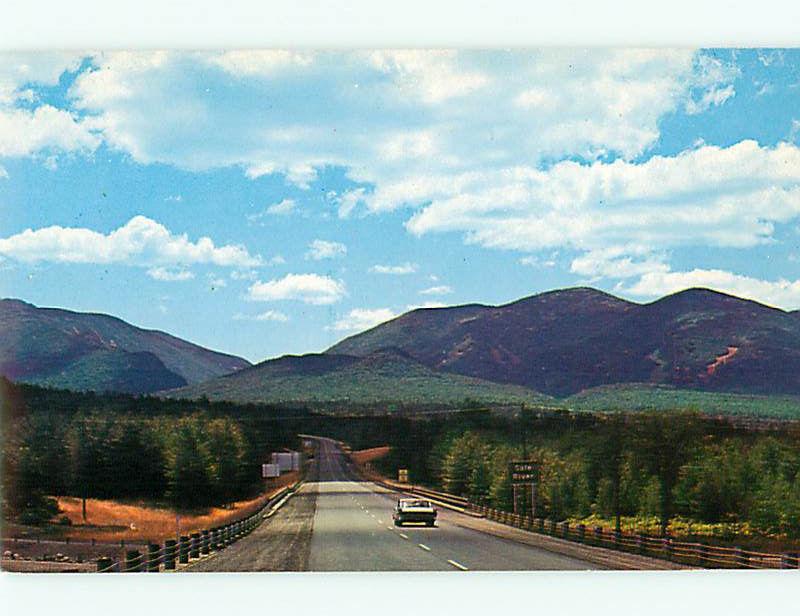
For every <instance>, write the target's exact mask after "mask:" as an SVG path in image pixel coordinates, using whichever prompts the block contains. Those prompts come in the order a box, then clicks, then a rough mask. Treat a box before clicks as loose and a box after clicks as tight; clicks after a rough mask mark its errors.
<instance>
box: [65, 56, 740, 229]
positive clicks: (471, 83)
mask: <svg viewBox="0 0 800 616" xmlns="http://www.w3.org/2000/svg"><path fill="white" fill-rule="evenodd" d="M93 63H94V67H93V70H89V71H84V72H83V73H81V75H80V76H79V77H78V79H77V80H76V82H75V84H74V86H73V87H72V89H71V91H70V95H71V97H72V99H71V100H72V101H73V106H74V108H75V109H77V110H80V111H82V112H86V113H88V114H89V115H90V116H91V118H92V128H93V130H94V131H97V132H98V133H99V134H102V136H103V138H104V139H105V140H106V142H107V143H108V144H109V145H111V146H112V147H116V148H119V149H121V150H123V151H125V152H127V153H129V154H130V155H131V156H132V157H133V158H134V159H135V160H137V161H139V162H145V163H149V162H163V163H168V164H174V165H177V166H179V167H182V168H186V169H191V170H197V169H209V168H214V167H222V166H234V165H238V166H240V167H241V168H242V169H243V170H244V171H245V172H246V173H247V174H248V176H250V177H253V178H256V177H259V176H261V175H264V174H271V173H282V174H283V175H284V176H285V177H286V179H287V181H289V182H290V183H294V184H296V185H298V186H304V187H307V186H309V185H310V184H311V183H312V182H313V181H314V180H315V178H316V175H317V171H318V170H319V169H321V168H323V167H325V166H330V165H338V166H342V167H344V168H345V169H346V170H347V173H348V175H349V177H350V178H351V179H353V180H354V181H356V182H364V183H368V184H371V185H372V186H374V190H371V189H370V190H369V191H367V192H365V193H362V194H358V193H356V192H351V193H347V198H346V199H345V198H343V200H342V206H341V208H340V215H343V216H346V215H348V213H349V212H350V211H352V208H353V207H354V205H355V204H356V203H358V202H363V203H364V204H365V206H366V207H368V208H370V209H372V210H381V209H391V208H396V207H401V206H403V205H419V204H421V203H424V201H425V200H424V199H421V200H420V199H418V198H416V196H415V195H413V194H412V195H411V196H406V195H405V194H404V193H403V192H402V191H394V192H393V191H391V190H389V191H388V192H387V191H385V190H383V187H384V186H388V187H390V188H391V187H392V186H394V185H397V184H406V185H408V184H413V183H414V181H415V180H416V179H418V178H420V177H424V176H425V175H426V174H431V175H439V174H443V175H447V176H452V177H457V176H458V175H459V174H461V173H465V172H470V171H481V170H486V169H493V170H497V171H500V170H502V169H509V168H513V167H515V166H518V165H520V164H523V163H526V164H534V165H535V164H537V162H538V161H540V160H542V159H543V158H552V157H560V156H565V155H570V156H581V157H585V158H588V159H595V158H598V157H603V156H606V155H608V154H613V153H616V154H619V155H621V156H622V157H624V158H625V159H632V158H633V157H636V156H638V155H641V154H642V153H643V152H645V151H646V150H647V149H648V148H649V147H651V146H652V145H653V144H654V143H655V142H656V140H657V139H658V136H659V128H658V122H659V120H660V118H661V117H662V116H663V115H664V114H666V113H669V112H672V111H676V110H679V109H681V108H682V107H685V106H686V105H687V102H688V101H694V104H695V106H703V105H706V104H722V103H723V102H724V99H725V98H726V97H727V93H729V92H730V86H731V84H732V80H733V79H734V78H735V71H733V70H731V69H729V67H728V65H727V64H726V63H724V62H722V61H721V60H719V59H717V58H711V57H709V56H707V55H706V54H703V53H702V52H695V51H693V50H683V49H682V50H631V49H628V50H613V49H609V50H601V49H591V50H542V51H493V52H475V51H458V52H457V51H451V50H428V51H426V50H394V51H379V52H316V53H313V54H308V53H298V52H285V51H267V52H260V51H237V52H224V53H187V52H176V53H164V52H137V53H127V52H114V53H105V54H98V55H96V56H94V59H93ZM232 76H233V77H234V78H233V79H232V78H231V77H232ZM242 87H246V89H247V96H246V97H243V96H241V88H242ZM231 99H235V100H237V105H235V106H231V105H230V104H228V103H229V101H230V100H231ZM267 99H268V100H269V101H270V104H269V105H264V104H263V101H264V100H267ZM704 101H707V103H706V102H704ZM320 104H323V105H324V107H325V113H324V114H322V115H321V114H320V113H319V109H320ZM154 108H158V109H160V110H161V112H160V113H159V114H157V117H156V116H154V115H153V114H152V113H150V110H151V109H154ZM207 125H213V126H219V127H224V130H218V131H214V132H213V134H209V133H208V132H207V131H199V130H197V127H198V126H207ZM533 127H535V130H534V129H533ZM445 186H447V184H445ZM355 190H357V189H355Z"/></svg>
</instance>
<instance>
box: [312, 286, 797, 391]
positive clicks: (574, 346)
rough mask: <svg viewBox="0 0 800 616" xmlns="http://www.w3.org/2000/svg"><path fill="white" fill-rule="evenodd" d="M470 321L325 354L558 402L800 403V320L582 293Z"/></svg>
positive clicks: (377, 333)
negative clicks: (442, 374)
mask: <svg viewBox="0 0 800 616" xmlns="http://www.w3.org/2000/svg"><path fill="white" fill-rule="evenodd" d="M452 310H457V311H458V313H456V312H451V311H452ZM468 312H469V316H468V318H464V313H465V309H464V308H463V307H456V308H455V309H451V308H448V307H444V308H430V309H418V310H415V311H411V312H408V313H405V314H403V315H400V316H398V317H396V318H395V319H393V320H392V321H389V322H387V323H383V324H380V325H378V326H376V327H374V328H372V329H370V330H367V331H365V332H361V333H359V334H356V335H354V336H351V337H349V338H346V339H344V340H342V341H340V342H338V343H337V344H335V345H333V346H332V347H330V348H329V349H328V350H327V351H326V352H331V353H344V354H353V355H362V354H365V353H369V352H372V351H374V350H376V349H378V348H381V347H382V346H384V345H390V346H394V347H397V348H400V349H402V350H404V351H405V352H407V353H408V354H409V355H410V356H411V357H413V358H415V359H417V360H419V361H421V362H422V363H423V364H425V365H427V366H429V367H431V368H433V369H438V370H444V371H449V372H454V373H457V374H462V375H469V376H480V377H481V378H485V379H488V380H491V381H494V382H502V383H510V384H516V385H521V386H525V387H528V388H531V389H534V390H537V391H540V392H543V393H546V394H548V395H553V396H558V397H563V396H568V395H572V394H575V393H577V392H578V391H581V390H583V389H588V388H591V387H597V386H602V385H611V384H614V383H634V382H644V383H662V384H667V385H672V386H676V387H685V388H700V389H711V390H720V391H731V392H737V391H740V392H742V393H763V394H771V393H800V376H798V371H800V320H798V319H797V315H796V314H795V313H794V312H788V311H784V310H782V309H780V308H774V307H770V306H767V305H764V304H761V303H759V302H756V301H753V300H748V299H742V298H739V297H736V296H734V295H730V294H727V293H722V292H719V291H714V290H711V289H706V288H701V287H692V288H688V289H684V290H682V291H679V292H676V293H673V294H670V295H667V296H664V297H662V298H659V299H657V300H654V301H652V302H648V303H641V304H640V303H636V302H631V301H628V300H625V299H621V298H618V297H616V296H614V295H611V294H609V293H606V292H604V291H599V290H596V289H592V288H590V287H573V288H568V289H555V290H552V291H547V292H544V293H540V294H536V295H531V296H527V297H524V298H521V299H519V300H516V301H513V302H509V303H506V304H502V305H498V306H486V307H483V306H476V305H470V309H469V310H468ZM732 348H735V351H731V349H732ZM712 366H713V368H711V367H712Z"/></svg>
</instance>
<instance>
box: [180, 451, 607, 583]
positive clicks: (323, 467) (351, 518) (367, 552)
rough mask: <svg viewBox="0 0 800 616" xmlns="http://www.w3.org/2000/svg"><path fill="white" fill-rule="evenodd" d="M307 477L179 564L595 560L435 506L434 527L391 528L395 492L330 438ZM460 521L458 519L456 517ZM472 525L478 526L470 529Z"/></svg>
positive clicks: (354, 565) (385, 565)
mask: <svg viewBox="0 0 800 616" xmlns="http://www.w3.org/2000/svg"><path fill="white" fill-rule="evenodd" d="M318 443H319V447H318V453H317V456H316V460H315V463H314V464H313V466H312V468H311V471H310V477H309V480H308V481H306V483H304V484H303V486H302V487H301V488H300V490H299V491H298V492H297V493H296V494H295V495H294V496H293V497H292V498H290V499H289V500H288V501H286V503H285V504H284V505H283V506H282V507H281V508H280V509H279V510H278V511H277V512H276V513H275V514H274V515H272V516H271V517H270V518H268V519H267V520H265V521H264V523H263V524H261V525H260V526H259V527H258V528H257V529H256V530H255V531H254V532H253V533H252V534H250V535H248V536H247V537H245V538H244V539H242V540H240V541H238V542H236V543H235V544H233V545H231V546H230V547H228V548H226V549H225V550H222V551H221V552H216V553H214V554H213V555H212V556H211V557H209V558H206V559H203V560H201V561H198V562H197V563H196V564H192V565H190V566H189V567H187V568H186V569H185V570H186V571H453V572H457V571H461V570H490V571H503V570H506V571H508V570H522V571H530V570H585V569H598V568H601V567H600V566H599V565H597V564H592V563H589V562H587V561H583V560H580V559H578V558H573V557H570V556H564V555H562V554H558V553H556V552H551V551H548V550H545V549H542V548H541V547H537V546H532V545H526V544H525V543H520V542H518V541H513V540H511V539H508V538H504V537H498V536H496V535H493V534H488V533H487V532H481V530H480V525H481V524H484V525H490V524H493V523H491V522H488V521H484V520H475V519H472V518H470V519H469V525H470V526H472V527H473V528H466V527H465V526H463V524H464V523H465V519H464V518H465V516H463V515H462V514H459V513H456V512H452V511H448V510H446V509H443V508H439V518H438V520H437V525H436V527H434V528H429V527H426V526H423V525H406V526H402V527H399V528H398V527H395V526H394V524H393V521H392V510H393V509H394V505H395V503H396V500H397V498H398V495H397V494H396V493H394V492H391V491H389V490H387V489H385V488H383V487H381V486H378V485H376V484H374V483H371V482H367V481H362V480H359V479H357V478H356V475H355V473H354V472H353V470H352V469H351V468H350V467H349V465H348V462H347V460H346V458H345V457H344V454H343V453H342V452H341V451H340V450H339V448H338V447H337V446H336V444H335V442H334V441H332V440H329V439H323V438H320V439H318ZM459 522H460V524H459ZM476 525H477V526H478V529H476V528H474V527H475V526H476Z"/></svg>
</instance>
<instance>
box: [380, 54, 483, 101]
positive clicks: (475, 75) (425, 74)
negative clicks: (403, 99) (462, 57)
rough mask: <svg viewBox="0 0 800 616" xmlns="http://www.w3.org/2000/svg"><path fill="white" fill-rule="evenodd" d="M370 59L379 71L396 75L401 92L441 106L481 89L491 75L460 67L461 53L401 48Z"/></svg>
mask: <svg viewBox="0 0 800 616" xmlns="http://www.w3.org/2000/svg"><path fill="white" fill-rule="evenodd" d="M370 60H371V61H372V64H373V66H374V67H376V68H377V69H378V70H380V71H382V72H384V73H387V74H389V75H391V76H392V78H393V80H394V82H395V84H396V85H397V87H398V89H399V90H400V91H402V92H404V93H408V94H411V95H413V96H415V97H418V98H420V99H421V100H422V101H424V102H425V103H427V104H437V103H441V102H443V101H446V100H448V99H451V98H454V97H459V96H464V95H466V94H469V93H471V92H473V91H475V90H479V89H481V88H483V87H484V86H485V85H487V84H488V83H489V81H490V79H489V77H488V75H486V74H484V73H482V72H479V71H477V70H470V69H465V68H463V67H460V66H459V63H458V54H457V52H455V51H450V50H423V49H399V50H391V51H376V52H373V53H371V54H370Z"/></svg>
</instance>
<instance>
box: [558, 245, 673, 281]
mask: <svg viewBox="0 0 800 616" xmlns="http://www.w3.org/2000/svg"><path fill="white" fill-rule="evenodd" d="M627 252H633V253H635V255H636V256H628V255H627V254H626V253H627ZM665 260H666V257H665V256H664V255H649V254H647V251H645V250H641V249H639V250H637V249H635V248H634V249H626V248H624V247H611V248H606V249H599V250H593V251H590V252H587V253H585V254H583V255H581V256H579V257H576V258H575V259H573V261H572V264H571V266H570V271H571V272H573V273H575V274H579V275H581V276H586V277H588V278H589V279H591V280H599V279H601V278H631V277H633V276H641V275H642V274H646V273H651V272H666V271H669V266H668V265H667V264H666V262H665Z"/></svg>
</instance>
